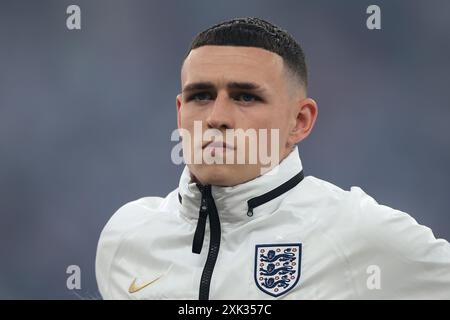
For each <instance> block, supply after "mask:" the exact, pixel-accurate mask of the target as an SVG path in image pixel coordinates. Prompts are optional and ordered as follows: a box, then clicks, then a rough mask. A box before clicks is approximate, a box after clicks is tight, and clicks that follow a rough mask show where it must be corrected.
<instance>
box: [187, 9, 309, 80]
mask: <svg viewBox="0 0 450 320" xmlns="http://www.w3.org/2000/svg"><path fill="white" fill-rule="evenodd" d="M206 45H219V46H244V47H257V48H262V49H265V50H268V51H271V52H274V53H276V54H278V55H279V56H281V57H282V58H283V61H284V63H285V65H286V66H287V67H288V69H289V70H290V71H291V72H292V73H293V74H294V75H295V76H297V77H298V79H299V80H300V82H301V83H302V84H303V85H304V86H305V88H306V86H307V84H308V72H307V69H306V62H305V55H304V53H303V50H302V48H301V46H300V44H298V42H297V41H296V40H295V39H294V38H293V37H292V36H291V35H290V34H289V33H287V32H286V31H285V30H283V29H281V28H279V27H277V26H275V25H273V24H272V23H270V22H267V21H265V20H262V19H260V18H250V17H248V18H236V19H232V20H229V21H225V22H222V23H219V24H216V25H214V26H212V27H210V28H208V29H206V30H205V31H203V32H201V33H199V34H198V35H197V36H196V37H195V38H194V40H193V41H192V43H191V47H190V48H189V50H188V52H187V54H186V56H187V55H188V54H189V52H190V51H191V50H193V49H196V48H198V47H201V46H206Z"/></svg>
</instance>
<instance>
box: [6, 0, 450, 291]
mask: <svg viewBox="0 0 450 320" xmlns="http://www.w3.org/2000/svg"><path fill="white" fill-rule="evenodd" d="M70 4H77V5H79V6H80V7H81V17H82V18H81V20H82V21H81V23H82V29H81V30H79V31H69V30H67V28H66V22H65V21H66V18H67V15H66V13H65V12H66V8H67V6H69V5H70ZM370 4H377V5H379V6H380V7H381V12H382V13H381V14H382V29H381V30H377V31H370V30H368V29H367V28H366V18H367V16H368V15H367V14H366V13H365V11H366V8H367V7H368V6H369V5H370ZM242 16H258V17H261V18H264V19H267V20H269V21H271V22H273V23H275V24H278V25H279V26H281V27H283V28H284V29H287V30H288V31H289V32H291V33H292V34H293V35H294V36H295V37H296V39H297V40H298V41H299V42H300V43H301V45H302V46H303V47H304V49H305V52H306V56H307V63H308V66H309V71H310V87H309V88H310V90H309V92H310V95H311V96H312V97H313V98H315V99H316V101H317V102H318V104H319V118H318V121H317V122H316V126H315V128H314V131H313V133H312V134H311V135H310V137H309V138H308V139H307V140H306V141H304V142H303V143H301V144H300V152H301V157H302V160H303V164H304V167H305V174H306V175H314V176H316V177H319V178H321V179H325V180H328V181H330V182H332V183H335V184H336V185H338V186H340V187H341V188H344V189H347V190H348V189H349V188H350V186H353V185H357V186H360V187H361V188H362V189H363V190H365V191H366V192H367V193H368V194H370V195H371V196H373V197H374V198H375V199H376V200H377V201H378V202H380V203H382V204H386V205H389V206H391V207H394V208H396V209H399V210H402V211H405V212H407V213H409V214H411V215H412V216H413V217H414V218H415V219H416V220H417V221H418V222H420V223H422V224H425V225H427V226H429V227H431V228H432V229H433V230H434V232H435V235H436V236H437V237H444V238H447V239H450V212H449V208H450V197H449V178H450V174H449V173H450V170H449V163H450V134H449V125H448V124H449V120H450V105H449V101H450V90H449V84H450V59H449V57H450V2H449V1H446V0H432V1H424V0H423V1H406V0H405V1H399V0H389V1H382V0H378V1H365V0H354V1H332V0H329V1H324V0H316V1H299V0H291V1H287V0H286V1H268V0H248V1H241V0H240V1H236V0H228V1H206V0H201V1H200V0H190V1H173V0H167V1H144V0H141V1H137V0H131V1H118V0H115V1H111V0H96V1H87V0H76V1H65V0H63V1H57V0H52V1H50V0H41V1H31V0H29V1H23V0H15V1H12V0H6V1H1V2H0V218H1V219H0V240H1V241H0V298H2V299H13V298H19V299H30V298H42V299H53V298H56V299H80V298H81V299H91V298H98V297H99V294H98V291H97V286H96V282H95V274H94V259H95V251H96V245H97V239H98V236H99V234H100V231H101V229H102V227H103V226H104V224H105V223H106V221H107V220H108V218H109V217H110V216H111V215H112V213H113V212H114V211H115V210H116V209H117V208H118V207H120V206H121V205H122V204H124V203H125V202H128V201H131V200H134V199H137V198H140V197H143V196H150V195H159V196H164V195H165V194H167V193H168V192H169V191H171V190H172V189H174V188H176V187H177V185H178V177H179V174H180V173H181V171H182V167H181V166H176V165H174V164H172V163H171V161H170V152H171V148H172V147H173V145H174V144H175V143H173V142H171V141H170V134H171V132H172V130H173V129H175V127H176V108H175V96H176V94H177V93H178V92H179V89H180V82H179V71H180V65H181V61H182V58H183V56H184V54H185V52H186V49H187V47H188V45H189V43H190V41H191V39H192V38H193V37H194V35H195V34H196V33H198V32H199V31H201V30H203V29H204V28H206V27H208V26H210V25H212V24H215V23H217V22H220V21H222V20H226V19H229V18H233V17H242ZM73 264H74V265H78V266H80V268H81V271H82V274H81V276H82V282H81V284H82V288H81V290H75V291H70V290H68V289H67V288H66V278H67V276H68V275H67V274H66V268H67V266H68V265H73Z"/></svg>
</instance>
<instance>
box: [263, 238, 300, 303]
mask: <svg viewBox="0 0 450 320" xmlns="http://www.w3.org/2000/svg"><path fill="white" fill-rule="evenodd" d="M301 258H302V244H301V243H289V244H258V245H256V247H255V272H254V273H255V281H256V285H257V286H258V288H259V289H261V290H262V291H263V292H265V293H267V294H269V295H271V296H273V297H279V296H281V295H283V294H285V293H286V292H288V291H289V290H291V289H292V288H293V287H294V286H295V285H296V284H297V282H298V280H299V278H300V271H301V268H300V266H301Z"/></svg>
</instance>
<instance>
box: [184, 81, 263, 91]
mask: <svg viewBox="0 0 450 320" xmlns="http://www.w3.org/2000/svg"><path fill="white" fill-rule="evenodd" d="M215 88H216V86H215V85H214V84H213V83H212V82H194V83H190V84H188V85H186V86H185V87H184V88H183V90H182V92H183V93H185V92H190V91H199V90H211V89H215ZM227 89H229V90H236V89H238V90H250V91H265V89H264V88H263V87H261V86H260V85H258V84H256V83H253V82H237V81H232V82H228V83H227Z"/></svg>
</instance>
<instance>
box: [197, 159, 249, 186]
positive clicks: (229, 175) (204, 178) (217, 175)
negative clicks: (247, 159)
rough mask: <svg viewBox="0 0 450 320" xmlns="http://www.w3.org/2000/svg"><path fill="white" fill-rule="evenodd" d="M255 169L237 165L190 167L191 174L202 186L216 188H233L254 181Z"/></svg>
mask: <svg viewBox="0 0 450 320" xmlns="http://www.w3.org/2000/svg"><path fill="white" fill-rule="evenodd" d="M252 169H253V167H252V166H248V165H236V164H228V165H226V164H212V165H205V164H204V165H195V166H194V167H190V170H191V172H192V173H193V174H194V175H195V176H196V177H197V179H198V180H199V181H201V182H202V184H210V185H214V186H222V187H233V186H235V185H238V184H241V183H244V182H246V181H248V180H251V179H253V178H254V177H255V176H257V175H254V174H252V172H253V170H252Z"/></svg>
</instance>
